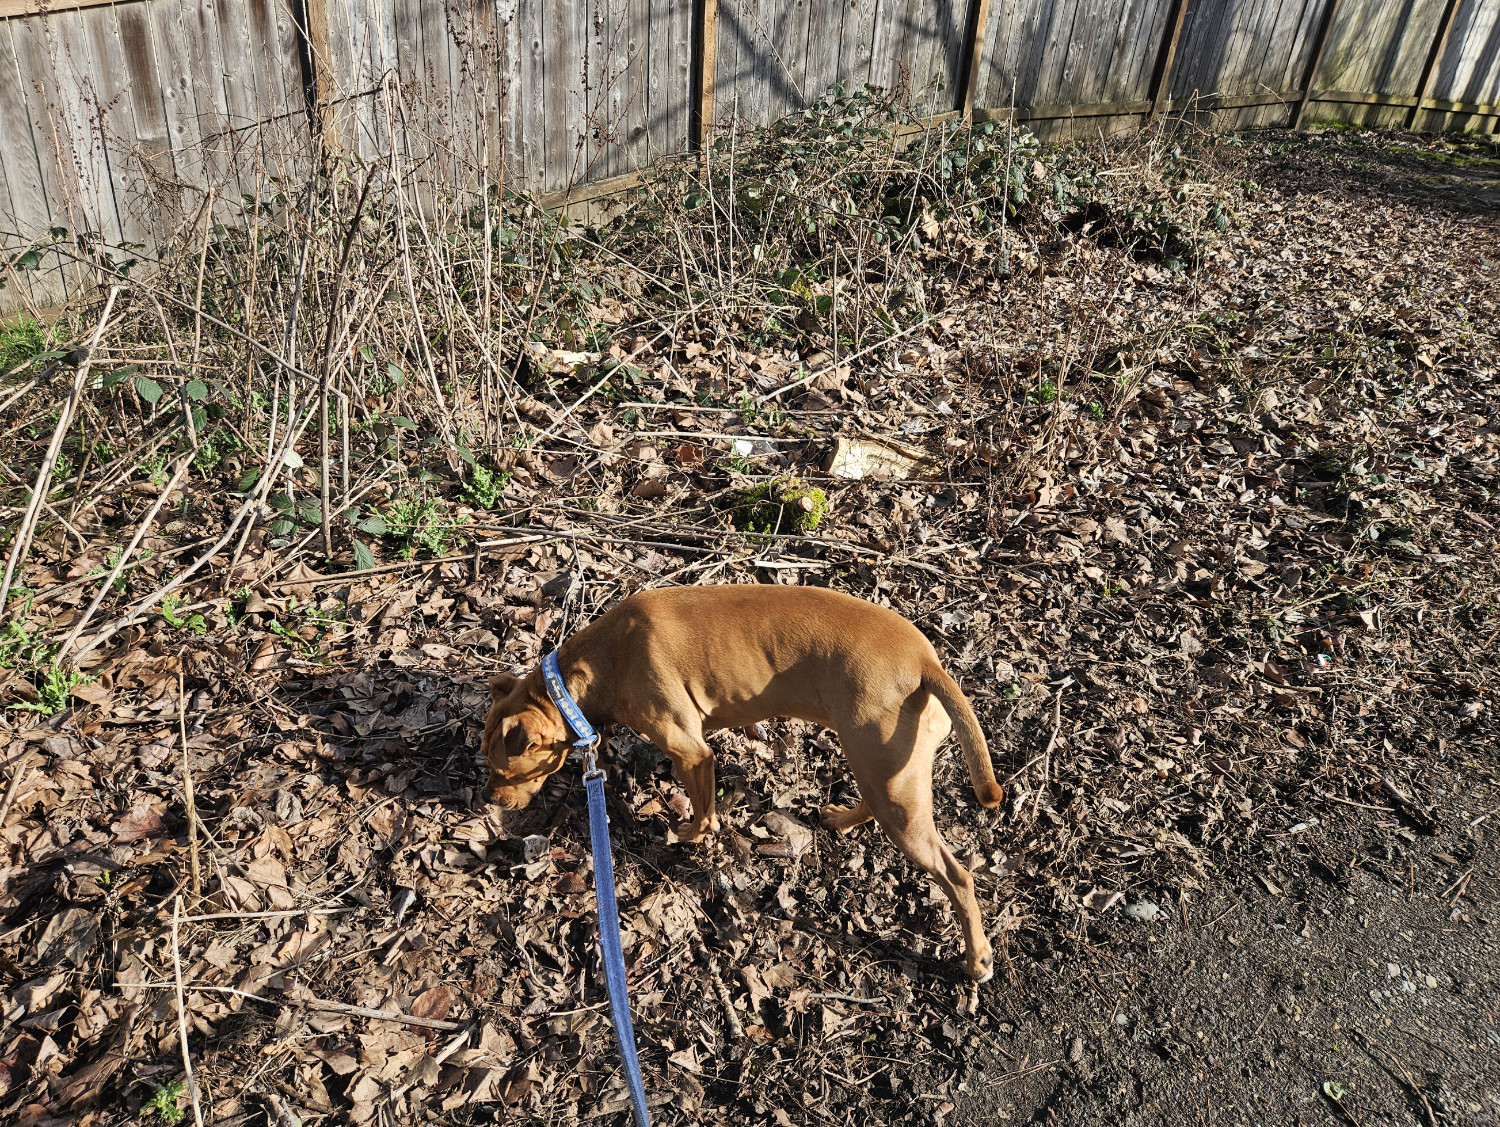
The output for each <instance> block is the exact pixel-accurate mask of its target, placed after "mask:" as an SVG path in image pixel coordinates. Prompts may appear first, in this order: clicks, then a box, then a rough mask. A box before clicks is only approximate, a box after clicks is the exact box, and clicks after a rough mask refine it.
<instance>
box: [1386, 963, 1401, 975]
mask: <svg viewBox="0 0 1500 1127" xmlns="http://www.w3.org/2000/svg"><path fill="white" fill-rule="evenodd" d="M1385 976H1386V977H1387V978H1400V977H1401V967H1400V965H1399V964H1397V963H1386V964H1385Z"/></svg>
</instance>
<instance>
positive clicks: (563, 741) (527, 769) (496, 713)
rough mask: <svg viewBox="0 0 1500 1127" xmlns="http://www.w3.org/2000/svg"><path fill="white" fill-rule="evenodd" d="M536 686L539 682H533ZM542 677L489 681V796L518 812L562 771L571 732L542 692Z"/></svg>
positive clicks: (486, 727)
mask: <svg viewBox="0 0 1500 1127" xmlns="http://www.w3.org/2000/svg"><path fill="white" fill-rule="evenodd" d="M533 682H537V683H538V684H533ZM539 683H540V678H539V677H538V676H537V675H536V674H533V675H532V676H530V677H525V678H518V677H514V676H512V675H511V674H509V673H497V674H495V676H494V677H492V678H490V698H491V699H490V711H489V715H488V716H486V717H485V720H484V759H485V762H486V763H488V764H489V768H490V777H489V783H488V784H487V785H486V787H485V797H486V798H488V799H489V800H490V801H491V802H498V803H499V804H500V805H501V806H504V807H506V808H507V809H510V810H520V809H521V808H522V807H524V806H525V805H526V804H527V803H528V802H530V801H531V800H532V798H533V797H535V795H536V792H537V791H539V790H541V789H542V784H543V783H544V782H546V781H547V776H548V775H550V774H552V773H553V772H554V771H556V770H557V769H558V768H560V767H561V766H562V765H563V764H564V763H565V762H567V759H568V752H569V750H570V749H571V748H572V734H571V732H570V731H569V729H568V725H567V723H566V722H565V721H564V720H563V718H562V713H560V712H558V710H557V706H556V705H555V704H553V703H552V701H551V700H550V699H549V698H548V696H547V693H546V690H545V689H541V688H539V687H538V686H539Z"/></svg>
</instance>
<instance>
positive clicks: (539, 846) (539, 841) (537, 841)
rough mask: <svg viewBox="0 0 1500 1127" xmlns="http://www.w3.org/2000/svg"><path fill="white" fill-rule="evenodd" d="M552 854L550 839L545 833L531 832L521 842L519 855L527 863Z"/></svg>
mask: <svg viewBox="0 0 1500 1127" xmlns="http://www.w3.org/2000/svg"><path fill="white" fill-rule="evenodd" d="M551 855H552V839H551V838H550V837H548V836H547V835H546V834H532V835H530V836H529V837H527V838H526V839H525V840H524V841H522V842H521V856H523V857H525V858H526V863H527V864H528V865H530V864H532V863H534V862H536V861H540V860H542V859H543V858H544V857H550V856H551Z"/></svg>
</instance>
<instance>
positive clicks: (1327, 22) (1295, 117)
mask: <svg viewBox="0 0 1500 1127" xmlns="http://www.w3.org/2000/svg"><path fill="white" fill-rule="evenodd" d="M1342 2H1343V0H1328V7H1327V8H1326V9H1324V11H1323V21H1322V23H1320V24H1319V25H1318V38H1317V39H1316V40H1314V41H1313V52H1312V58H1311V59H1310V60H1309V61H1308V64H1307V77H1306V78H1304V79H1303V81H1302V97H1300V98H1298V99H1297V108H1296V109H1295V110H1293V111H1292V120H1291V123H1290V124H1291V128H1293V129H1300V128H1301V127H1302V115H1303V114H1305V113H1306V112H1307V103H1308V102H1309V101H1311V99H1312V92H1313V79H1315V78H1317V76H1318V67H1320V66H1322V65H1323V52H1324V51H1326V50H1327V49H1328V35H1329V33H1330V32H1331V31H1333V21H1334V20H1335V19H1336V18H1337V17H1338V14H1339V5H1340V4H1341V3H1342Z"/></svg>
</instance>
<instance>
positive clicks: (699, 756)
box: [653, 729, 719, 841]
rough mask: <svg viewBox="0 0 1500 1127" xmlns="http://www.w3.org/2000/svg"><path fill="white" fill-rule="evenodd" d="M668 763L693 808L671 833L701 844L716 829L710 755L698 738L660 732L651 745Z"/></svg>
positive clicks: (715, 806)
mask: <svg viewBox="0 0 1500 1127" xmlns="http://www.w3.org/2000/svg"><path fill="white" fill-rule="evenodd" d="M653 742H655V744H656V746H657V747H659V748H661V749H662V751H664V752H665V753H666V756H667V758H668V759H670V760H671V761H672V773H673V774H674V775H675V776H676V777H677V781H678V782H679V783H681V784H682V785H683V786H684V787H685V788H686V789H687V793H688V800H689V801H690V802H691V803H692V805H693V813H692V817H691V818H689V819H688V820H687V821H686V822H683V823H682V824H681V825H678V826H674V827H673V829H672V832H673V833H675V834H676V835H677V837H678V840H680V841H701V840H702V839H703V835H704V834H705V833H707V832H708V831H709V830H717V829H718V828H719V813H718V806H717V804H716V803H715V801H714V797H715V793H714V792H715V790H716V786H715V783H714V753H713V749H712V748H710V747H709V746H708V744H707V743H705V742H704V739H703V737H702V735H697V736H695V735H693V734H692V733H690V732H685V731H682V730H680V729H679V730H677V731H672V732H662V733H660V734H659V735H658V736H657V738H656V739H655V740H654V741H653Z"/></svg>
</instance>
